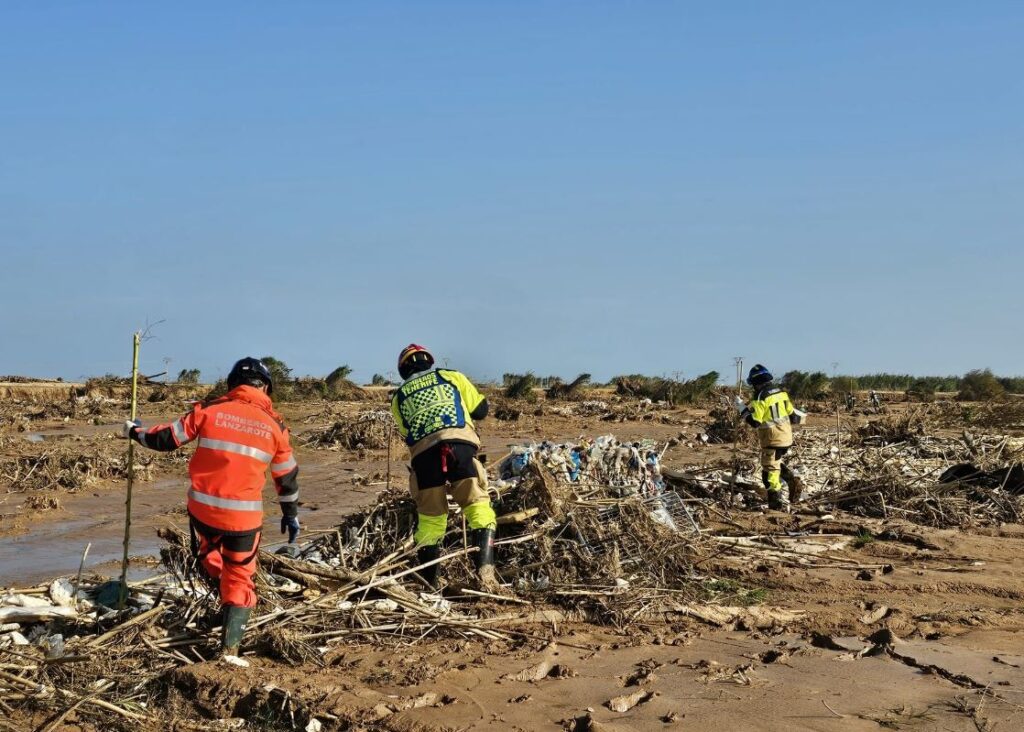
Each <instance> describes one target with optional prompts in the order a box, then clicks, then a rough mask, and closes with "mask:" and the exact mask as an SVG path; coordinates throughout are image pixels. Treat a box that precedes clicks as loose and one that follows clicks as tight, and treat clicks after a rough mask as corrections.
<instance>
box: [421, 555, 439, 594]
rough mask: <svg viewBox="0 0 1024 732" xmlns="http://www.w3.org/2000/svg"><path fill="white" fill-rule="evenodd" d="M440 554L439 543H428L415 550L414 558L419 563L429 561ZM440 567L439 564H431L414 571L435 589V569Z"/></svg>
mask: <svg viewBox="0 0 1024 732" xmlns="http://www.w3.org/2000/svg"><path fill="white" fill-rule="evenodd" d="M440 556H441V545H440V544H430V545H427V546H421V547H420V548H419V549H417V550H416V558H417V559H418V560H419V563H420V564H423V563H424V562H431V561H433V560H435V559H437V558H438V557H440ZM440 568H441V565H440V564H431V565H430V566H429V567H424V568H423V569H418V570H416V573H417V574H418V575H419V576H420V577H422V578H423V581H424V582H426V583H427V584H428V585H430V587H431V588H432V589H437V571H438V570H439V569H440Z"/></svg>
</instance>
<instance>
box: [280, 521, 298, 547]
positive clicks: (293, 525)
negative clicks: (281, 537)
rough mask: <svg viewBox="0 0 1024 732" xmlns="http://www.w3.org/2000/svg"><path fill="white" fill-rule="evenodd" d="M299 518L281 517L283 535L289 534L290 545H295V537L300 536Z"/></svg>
mask: <svg viewBox="0 0 1024 732" xmlns="http://www.w3.org/2000/svg"><path fill="white" fill-rule="evenodd" d="M300 528H302V527H300V526H299V517H298V516H282V517H281V533H282V534H283V533H284V532H286V531H287V532H288V543H289V544H294V543H295V537H296V536H298V535H299V529H300Z"/></svg>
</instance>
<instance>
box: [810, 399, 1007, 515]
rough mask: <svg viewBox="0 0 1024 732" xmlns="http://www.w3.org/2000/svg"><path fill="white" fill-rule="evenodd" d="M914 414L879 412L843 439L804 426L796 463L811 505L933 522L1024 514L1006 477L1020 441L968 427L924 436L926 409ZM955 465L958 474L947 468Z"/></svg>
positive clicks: (927, 428)
mask: <svg viewBox="0 0 1024 732" xmlns="http://www.w3.org/2000/svg"><path fill="white" fill-rule="evenodd" d="M917 414H918V416H917V421H915V420H914V419H913V418H910V417H907V418H904V417H897V418H891V417H889V418H885V419H883V420H880V424H875V425H870V424H869V425H868V426H867V427H866V428H861V429H860V430H858V431H857V433H855V435H854V436H853V437H852V439H844V440H843V441H841V442H837V441H836V438H835V433H834V432H833V433H832V434H831V435H830V434H828V433H824V432H815V431H807V432H806V433H805V434H804V436H803V437H801V438H800V441H799V443H798V447H797V450H796V455H795V458H796V461H795V463H796V464H798V465H799V466H800V472H801V473H802V474H803V477H804V479H805V481H806V482H807V483H808V485H809V486H811V487H812V496H811V503H813V504H815V505H818V506H834V507H836V508H839V509H842V510H844V511H848V512H850V513H853V514H855V515H859V516H870V517H877V518H903V519H907V520H909V521H912V522H914V523H918V524H922V525H925V526H933V527H937V528H952V527H959V528H964V527H969V526H985V525H997V524H999V523H1003V522H1015V521H1019V520H1021V517H1024V498H1022V497H1021V496H1020V495H1018V494H1015V493H1014V491H1013V489H1012V488H1013V485H1014V484H1013V483H1009V484H1008V483H1007V482H1006V480H1005V478H1006V477H1007V476H1010V475H1016V473H1014V472H1013V468H1014V466H1018V465H1020V463H1021V462H1024V440H1022V439H1020V438H1011V437H1004V436H996V435H980V434H979V435H975V434H972V433H970V432H967V431H963V432H962V433H961V435H960V436H958V437H953V436H948V437H947V436H937V435H935V434H929V433H930V432H931V431H932V430H936V431H937V428H935V427H934V426H933V425H934V422H929V421H928V419H929V417H930V414H931V413H928V412H924V413H917ZM844 437H845V436H844ZM962 464H968V466H969V469H966V470H965V469H963V467H962ZM957 466H961V467H960V468H959V471H960V472H957V471H953V472H950V471H951V469H953V468H955V467H957ZM985 476H988V477H987V478H986V477H985ZM815 491H816V493H815Z"/></svg>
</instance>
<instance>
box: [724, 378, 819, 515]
mask: <svg viewBox="0 0 1024 732" xmlns="http://www.w3.org/2000/svg"><path fill="white" fill-rule="evenodd" d="M773 382H774V378H773V377H772V375H771V372H770V371H768V369H766V368H765V367H764V366H762V365H761V364H756V365H755V366H754V368H752V369H750V373H749V374H748V375H747V384H749V385H750V387H751V388H752V389H753V390H754V398H753V400H751V402H750V404H744V402H743V399H741V398H740V397H739V396H737V397H736V409H737V410H738V411H739V412H740V416H741V417H742V418H743V419H744V420H745V421H746V423H747V424H749V425H750V426H751V427H753V428H754V429H756V430H757V439H758V442H759V443H760V446H761V480H762V482H763V483H764V487H765V490H767V491H768V508H770V509H772V510H773V511H781V510H782V481H783V480H785V481H786V484H787V485H788V486H789V502H790V503H791V504H792V503H796V502H797V501H799V500H800V496H801V495H802V494H803V481H802V480H800V478H799V476H797V475H796V474H795V473H794V472H793V471H792V470H790V469H789V467H788V466H787V465H786V464H785V463H783V462H782V458H783V457H785V455H786V453H787V452H789V449H790V448H791V447H792V446H793V425H794V424H800V423H801V422H802V421H803V419H804V417H805V416H806V415H805V414H804V413H803V412H801V411H800V410H799V409H797V408H796V407H794V406H793V402H792V400H790V398H789V394H787V393H786V390H785V389H783V388H781V387H778V386H775V385H774V383H773Z"/></svg>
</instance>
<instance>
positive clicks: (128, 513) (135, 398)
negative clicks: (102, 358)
mask: <svg viewBox="0 0 1024 732" xmlns="http://www.w3.org/2000/svg"><path fill="white" fill-rule="evenodd" d="M141 342H142V333H140V332H138V331H136V333H135V334H134V335H133V336H132V405H131V417H130V419H131V420H132V421H133V422H134V421H135V417H136V414H137V411H138V406H139V344H140V343H141ZM134 482H135V441H134V440H132V439H129V440H128V493H127V496H126V497H125V501H124V554H123V555H122V557H121V586H120V588H119V592H118V598H117V609H118V610H123V609H124V604H125V602H126V601H127V600H128V545H129V543H130V542H131V535H132V485H133V483H134Z"/></svg>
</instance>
